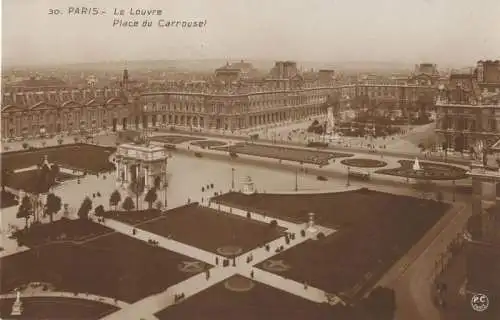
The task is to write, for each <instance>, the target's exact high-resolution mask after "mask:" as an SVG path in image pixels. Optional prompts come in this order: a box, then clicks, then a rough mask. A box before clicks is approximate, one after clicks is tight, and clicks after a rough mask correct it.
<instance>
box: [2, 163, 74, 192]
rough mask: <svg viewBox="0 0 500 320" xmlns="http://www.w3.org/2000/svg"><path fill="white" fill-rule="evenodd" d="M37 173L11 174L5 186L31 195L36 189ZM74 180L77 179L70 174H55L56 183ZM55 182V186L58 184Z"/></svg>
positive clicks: (36, 170)
mask: <svg viewBox="0 0 500 320" xmlns="http://www.w3.org/2000/svg"><path fill="white" fill-rule="evenodd" d="M38 173H39V170H38V169H34V170H28V171H21V172H16V173H13V174H12V175H11V176H10V178H9V181H8V182H7V185H8V186H9V187H11V188H13V189H15V190H23V191H25V192H30V193H33V192H35V191H36V189H37V186H36V184H35V182H36V181H38V178H37V177H38ZM76 178H77V176H74V175H72V174H68V173H65V172H59V173H58V174H57V177H56V180H57V182H63V181H66V180H71V179H76ZM57 182H56V184H55V185H57V184H58V183H57ZM55 185H53V186H52V187H54V186H55ZM45 190H47V189H45Z"/></svg>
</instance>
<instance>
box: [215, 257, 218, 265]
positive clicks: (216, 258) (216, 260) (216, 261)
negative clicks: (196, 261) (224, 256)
mask: <svg viewBox="0 0 500 320" xmlns="http://www.w3.org/2000/svg"><path fill="white" fill-rule="evenodd" d="M215 265H216V266H218V265H219V257H215Z"/></svg>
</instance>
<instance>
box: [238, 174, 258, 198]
mask: <svg viewBox="0 0 500 320" xmlns="http://www.w3.org/2000/svg"><path fill="white" fill-rule="evenodd" d="M242 185H243V189H242V191H241V192H242V193H243V194H246V195H251V194H254V193H255V183H254V182H253V181H252V178H251V177H250V176H246V177H245V178H243V182H242Z"/></svg>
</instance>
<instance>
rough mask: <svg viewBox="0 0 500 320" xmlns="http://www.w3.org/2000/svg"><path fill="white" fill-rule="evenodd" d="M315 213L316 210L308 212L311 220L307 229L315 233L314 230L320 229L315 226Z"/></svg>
mask: <svg viewBox="0 0 500 320" xmlns="http://www.w3.org/2000/svg"><path fill="white" fill-rule="evenodd" d="M314 215H315V214H314V212H309V213H308V216H309V221H308V222H307V231H308V232H311V233H314V232H316V231H318V230H317V229H316V228H315V227H314V225H315V223H314Z"/></svg>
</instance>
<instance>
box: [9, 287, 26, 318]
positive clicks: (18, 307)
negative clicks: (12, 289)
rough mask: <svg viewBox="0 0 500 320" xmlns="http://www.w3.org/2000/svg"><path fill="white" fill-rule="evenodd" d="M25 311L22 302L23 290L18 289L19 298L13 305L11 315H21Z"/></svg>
mask: <svg viewBox="0 0 500 320" xmlns="http://www.w3.org/2000/svg"><path fill="white" fill-rule="evenodd" d="M22 313H23V303H22V302H21V292H19V291H17V298H16V301H14V304H13V305H12V312H11V313H10V315H11V316H20V315H21V314H22Z"/></svg>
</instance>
